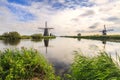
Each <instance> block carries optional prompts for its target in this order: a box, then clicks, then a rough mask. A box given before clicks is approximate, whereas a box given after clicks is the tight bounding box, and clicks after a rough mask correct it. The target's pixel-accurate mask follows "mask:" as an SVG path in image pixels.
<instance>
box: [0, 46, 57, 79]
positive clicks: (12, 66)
mask: <svg viewBox="0 0 120 80" xmlns="http://www.w3.org/2000/svg"><path fill="white" fill-rule="evenodd" d="M36 78H37V79H40V80H57V79H58V78H57V77H56V76H55V75H54V70H53V68H52V66H51V65H50V64H48V62H47V61H46V60H45V58H44V57H43V56H42V55H41V54H39V53H38V52H37V51H36V50H33V49H25V48H22V49H21V50H18V49H14V50H11V49H6V50H5V51H3V52H0V79H2V80H5V79H6V80H19V79H22V80H28V79H36Z"/></svg>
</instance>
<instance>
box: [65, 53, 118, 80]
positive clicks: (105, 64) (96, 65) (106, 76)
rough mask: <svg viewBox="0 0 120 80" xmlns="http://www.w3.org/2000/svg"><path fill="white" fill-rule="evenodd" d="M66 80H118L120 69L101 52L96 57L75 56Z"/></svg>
mask: <svg viewBox="0 0 120 80" xmlns="http://www.w3.org/2000/svg"><path fill="white" fill-rule="evenodd" d="M66 76H67V78H66V80H120V67H119V66H118V65H116V64H115V62H114V61H113V60H112V58H111V57H110V56H109V55H108V54H107V53H106V52H102V53H100V55H99V56H97V57H93V58H90V57H85V56H83V55H82V54H76V55H75V59H74V62H73V64H72V66H71V68H70V74H67V75H66Z"/></svg>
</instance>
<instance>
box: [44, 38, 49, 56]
mask: <svg viewBox="0 0 120 80" xmlns="http://www.w3.org/2000/svg"><path fill="white" fill-rule="evenodd" d="M44 46H45V47H46V54H47V47H48V46H49V39H44Z"/></svg>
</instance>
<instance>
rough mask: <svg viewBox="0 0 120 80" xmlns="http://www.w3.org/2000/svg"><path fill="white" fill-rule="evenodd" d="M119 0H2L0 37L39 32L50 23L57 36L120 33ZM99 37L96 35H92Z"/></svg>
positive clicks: (0, 7)
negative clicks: (6, 34)
mask: <svg viewBox="0 0 120 80" xmlns="http://www.w3.org/2000/svg"><path fill="white" fill-rule="evenodd" d="M119 9H120V1H119V0H1V1H0V20H1V21H0V27H1V30H2V31H0V34H2V33H4V32H6V31H18V32H20V33H21V34H33V33H38V32H40V30H38V27H44V22H45V21H48V25H49V26H50V27H53V28H55V30H52V32H53V33H54V34H57V35H68V34H70V35H75V34H77V33H76V31H81V32H82V33H83V34H86V32H88V31H91V32H92V31H98V30H102V29H103V25H104V24H105V25H106V26H107V28H108V29H111V28H112V29H114V31H113V32H111V33H112V34H114V33H119V30H120V27H119V26H120V16H119V14H120V11H119ZM91 34H96V33H94V32H93V33H91Z"/></svg>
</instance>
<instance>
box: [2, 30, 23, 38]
mask: <svg viewBox="0 0 120 80" xmlns="http://www.w3.org/2000/svg"><path fill="white" fill-rule="evenodd" d="M2 36H3V37H5V39H10V40H15V39H20V38H21V36H20V34H19V33H18V32H16V31H14V32H5V33H3V35H2Z"/></svg>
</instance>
